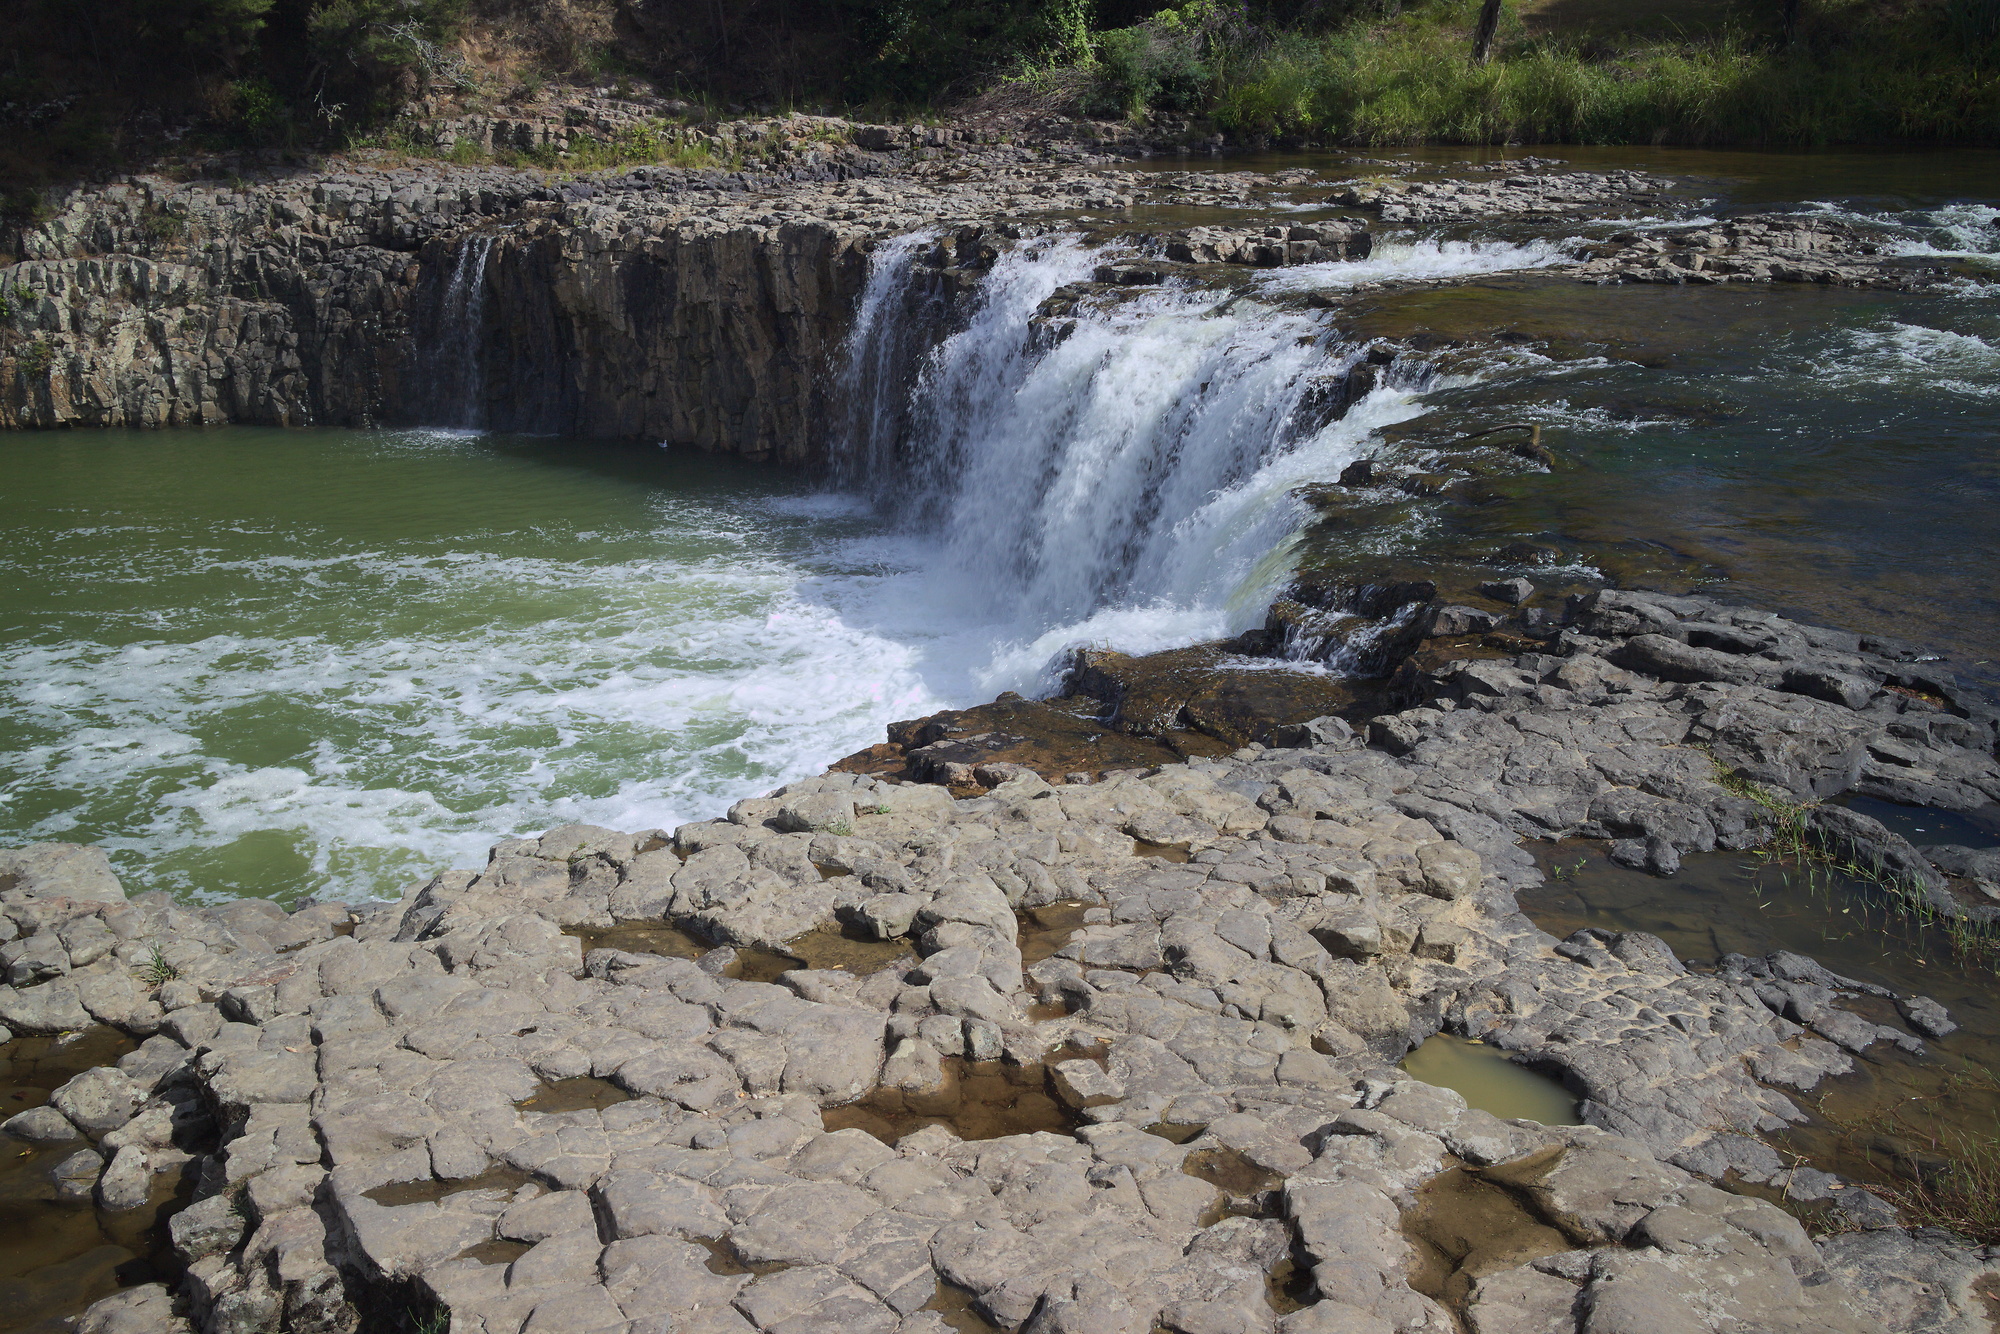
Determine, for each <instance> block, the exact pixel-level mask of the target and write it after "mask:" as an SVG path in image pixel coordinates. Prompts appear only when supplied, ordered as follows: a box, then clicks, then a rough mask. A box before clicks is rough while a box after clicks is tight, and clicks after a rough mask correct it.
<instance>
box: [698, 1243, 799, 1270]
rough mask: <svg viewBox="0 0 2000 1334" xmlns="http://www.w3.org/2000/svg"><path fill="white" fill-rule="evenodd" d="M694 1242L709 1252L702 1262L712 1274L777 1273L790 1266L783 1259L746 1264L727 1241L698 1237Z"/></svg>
mask: <svg viewBox="0 0 2000 1334" xmlns="http://www.w3.org/2000/svg"><path fill="white" fill-rule="evenodd" d="M694 1242H695V1245H697V1246H699V1247H701V1248H702V1249H703V1250H705V1251H707V1252H708V1259H706V1260H704V1261H702V1264H703V1266H704V1267H705V1268H706V1269H707V1270H708V1272H709V1273H711V1274H722V1275H724V1276H725V1277H726V1276H731V1275H736V1274H775V1273H777V1272H778V1271H779V1270H780V1269H788V1268H790V1266H789V1265H787V1264H786V1263H785V1262H783V1261H782V1260H768V1261H765V1262H763V1263H760V1264H754V1265H753V1264H745V1263H744V1262H743V1259H742V1257H740V1256H738V1255H737V1254H736V1252H735V1251H733V1250H731V1249H730V1247H729V1243H728V1242H726V1241H717V1240H713V1239H708V1238H702V1237H696V1238H695V1239H694Z"/></svg>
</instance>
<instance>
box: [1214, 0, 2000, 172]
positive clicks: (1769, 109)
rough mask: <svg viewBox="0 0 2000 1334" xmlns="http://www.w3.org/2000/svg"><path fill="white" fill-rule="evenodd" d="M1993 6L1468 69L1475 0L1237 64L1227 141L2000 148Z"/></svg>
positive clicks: (1221, 91) (1540, 52) (1224, 92)
mask: <svg viewBox="0 0 2000 1334" xmlns="http://www.w3.org/2000/svg"><path fill="white" fill-rule="evenodd" d="M1982 5H1990V0H1948V2H1947V3H1945V4H1940V5H1934V6H1932V7H1929V8H1920V9H1916V10H1914V11H1903V12H1902V13H1899V14H1897V15H1894V16H1889V15H1876V14H1871V13H1868V12H1866V11H1863V10H1860V9H1859V8H1858V7H1856V8H1855V9H1852V10H1850V11H1849V12H1848V13H1847V14H1845V15H1842V16H1840V17H1841V18H1842V19H1843V21H1841V22H1837V23H1822V24H1820V25H1819V26H1818V27H1816V28H1815V29H1812V30H1810V31H1809V32H1808V34H1807V35H1806V37H1805V38H1804V39H1802V40H1801V41H1800V42H1799V43H1798V44H1797V45H1796V46H1794V47H1792V48H1790V49H1785V48H1782V47H1780V46H1779V45H1778V44H1776V43H1775V42H1773V41H1771V40H1768V39H1756V38H1751V37H1748V36H1745V35H1742V34H1734V35H1723V36H1720V37H1716V38H1713V39H1710V40H1706V41H1680V42H1668V43H1658V44H1652V45H1637V46H1634V47H1633V48H1631V49H1626V50H1614V51H1610V52H1606V51H1604V50H1602V49H1598V50H1588V51H1587V50H1584V49H1582V48H1580V47H1578V46H1577V45H1574V44H1570V43H1563V42H1553V41H1540V42H1537V41H1529V40H1525V39H1523V38H1521V37H1520V36H1519V35H1518V33H1517V35H1516V37H1515V39H1514V40H1513V41H1512V42H1511V43H1508V44H1505V45H1503V47H1502V49H1501V52H1500V55H1499V58H1497V59H1496V60H1495V61H1494V62H1493V63H1492V64H1490V65H1487V66H1483V67H1482V66H1476V65H1473V64H1472V63H1471V62H1470V61H1468V60H1467V58H1466V50H1467V43H1468V37H1467V33H1468V32H1469V30H1470V26H1471V18H1472V10H1473V8H1474V5H1473V4H1472V3H1471V0H1448V2H1447V3H1443V4H1437V5H1433V6H1432V7H1430V8H1429V9H1427V10H1425V11H1421V12H1419V13H1417V14H1413V15H1410V16H1407V17H1406V18H1404V19H1402V20H1400V21H1397V22H1394V23H1373V24H1361V25H1356V26H1350V27H1348V28H1346V29H1344V30H1342V31H1339V32H1336V33H1334V34H1331V35H1327V36H1322V37H1317V38H1305V37H1301V36H1292V37H1290V38H1288V39H1286V40H1283V41H1280V42H1278V43H1275V44H1273V45H1272V46H1271V47H1269V48H1268V49H1266V50H1264V51H1262V52H1260V53H1258V54H1257V55H1256V56H1254V57H1252V58H1250V59H1245V60H1239V61H1237V62H1236V63H1235V65H1234V66H1233V67H1232V68H1231V70H1230V71H1229V77H1228V78H1227V79H1226V80H1225V81H1224V82H1223V83H1222V85H1221V86H1219V87H1218V90H1217V94H1216V97H1215V98H1214V100H1213V101H1212V103H1211V104H1210V111H1211V114H1212V115H1213V116H1214V117H1215V119H1216V120H1217V122H1218V123H1219V124H1221V125H1222V126H1224V127H1225V128H1228V129H1231V130H1235V131H1237V132H1239V133H1247V134H1267V135H1283V136H1295V137H1305V138H1313V139H1321V140H1335V141H1341V142H1349V143H1363V144H1414V143H1422V142H1434V141H1447V142H1454V143H1505V142H1521V143H1532V142H1570V143H1680V144H1701V143H1767V144H1783V145H1811V144H1825V143H1843V142H1857V141H1867V140H1884V139H1945V140H1960V141H1973V142H1987V143H1990V142H1995V141H2000V49H1996V43H1995V41H1994V39H1993V37H1992V36H1990V35H1989V36H1987V37H1986V38H1985V39H1984V40H1983V41H1979V40H1967V37H1966V35H1965V34H1966V31H1967V28H1968V27H1969V26H1971V27H1974V28H1975V29H1976V25H1977V23H1978V22H1979V20H1978V18H1977V17H1976V16H1969V15H1968V11H1973V10H1977V9H1978V8H1980V7H1981V6H1982Z"/></svg>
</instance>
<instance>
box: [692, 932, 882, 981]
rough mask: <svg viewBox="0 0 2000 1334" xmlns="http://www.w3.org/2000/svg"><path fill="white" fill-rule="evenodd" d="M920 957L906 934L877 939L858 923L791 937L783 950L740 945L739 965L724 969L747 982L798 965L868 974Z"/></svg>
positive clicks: (769, 978)
mask: <svg viewBox="0 0 2000 1334" xmlns="http://www.w3.org/2000/svg"><path fill="white" fill-rule="evenodd" d="M916 957H917V949H916V946H915V945H913V944H911V943H910V940H909V938H908V937H906V936H896V937H893V938H891V939H889V940H877V939H876V938H875V937H873V936H871V935H867V934H866V933H864V932H862V931H861V930H860V929H859V928H856V927H838V928H835V927H825V928H822V929H821V930H818V931H808V932H806V933H805V934H804V935H803V936H800V937H798V938H797V939H795V940H790V941H787V942H786V943H785V948H784V949H783V950H782V951H772V950H752V949H739V950H737V951H736V960H737V963H736V966H735V968H732V969H725V970H724V972H725V973H726V974H727V975H729V976H732V977H741V978H742V979H743V980H744V981H746V982H775V981H777V980H778V978H779V977H780V976H781V975H783V974H785V973H788V972H790V971H791V970H792V969H794V968H815V969H819V968H823V969H829V970H834V971H839V972H845V973H853V974H854V975H855V976H856V977H867V976H868V975H869V974H871V973H879V972H880V971H882V970H883V969H884V968H888V967H891V966H893V965H895V964H898V963H901V962H903V961H904V960H906V959H907V960H910V961H911V962H915V960H916Z"/></svg>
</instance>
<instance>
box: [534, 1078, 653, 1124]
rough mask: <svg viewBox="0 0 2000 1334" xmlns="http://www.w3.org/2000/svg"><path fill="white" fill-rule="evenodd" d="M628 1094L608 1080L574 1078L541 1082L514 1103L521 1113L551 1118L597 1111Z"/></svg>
mask: <svg viewBox="0 0 2000 1334" xmlns="http://www.w3.org/2000/svg"><path fill="white" fill-rule="evenodd" d="M631 1100H632V1095H631V1094H630V1093H627V1092H626V1091H625V1090H624V1089H622V1088H619V1087H618V1086H617V1085H616V1084H614V1083H612V1082H611V1081H610V1080H608V1079H595V1078H593V1077H591V1076H590V1075H578V1076H577V1077H576V1078H575V1079H557V1080H552V1081H551V1080H543V1081H542V1086H541V1088H539V1089H537V1090H536V1091H535V1092H533V1093H531V1094H529V1095H528V1096H527V1097H525V1098H523V1099H521V1101H519V1102H517V1103H515V1104H514V1106H515V1107H517V1108H519V1109H520V1110H521V1111H524V1112H541V1113H544V1114H546V1115H554V1114H556V1113H559V1112H585V1111H600V1110H602V1109H604V1108H606V1107H612V1106H615V1105H617V1104H618V1103H621V1102H630V1101H631Z"/></svg>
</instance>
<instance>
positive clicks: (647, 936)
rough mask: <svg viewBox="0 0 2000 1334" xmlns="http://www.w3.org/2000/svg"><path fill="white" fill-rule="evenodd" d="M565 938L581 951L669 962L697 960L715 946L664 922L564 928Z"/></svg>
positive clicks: (620, 923)
mask: <svg viewBox="0 0 2000 1334" xmlns="http://www.w3.org/2000/svg"><path fill="white" fill-rule="evenodd" d="M563 934H564V935H566V936H575V937H576V938H577V939H578V940H580V941H582V942H583V952H584V953H585V954H588V953H590V952H591V951H592V950H623V951H625V952H626V953H627V954H658V955H662V956H664V957H665V958H669V959H699V958H700V957H701V956H702V955H704V954H706V953H708V952H709V951H710V950H712V949H714V948H715V946H713V945H711V944H709V943H708V942H707V941H705V940H702V939H700V938H699V937H697V936H694V935H692V934H690V933H689V932H686V931H683V930H681V929H680V928H679V927H677V926H670V925H668V924H667V923H665V922H619V923H618V924H617V925H615V926H566V927H564V928H563Z"/></svg>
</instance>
